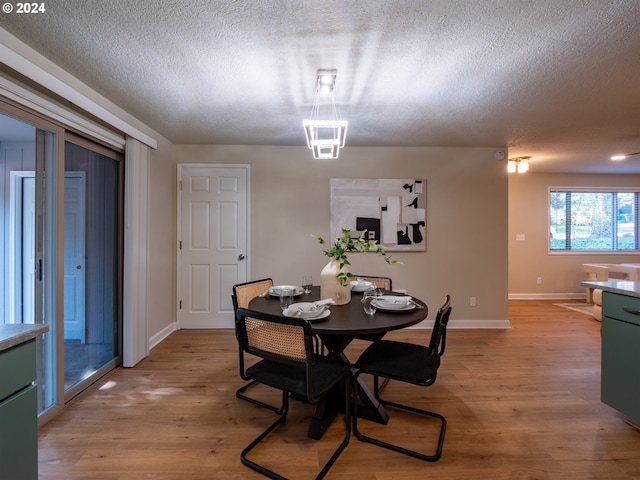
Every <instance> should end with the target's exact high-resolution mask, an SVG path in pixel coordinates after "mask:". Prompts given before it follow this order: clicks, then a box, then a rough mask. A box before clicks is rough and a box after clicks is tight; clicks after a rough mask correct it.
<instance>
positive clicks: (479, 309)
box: [149, 143, 508, 336]
mask: <svg viewBox="0 0 640 480" xmlns="http://www.w3.org/2000/svg"><path fill="white" fill-rule="evenodd" d="M495 150H496V149H495V148H386V147H384V148H383V147H380V148H366V147H348V148H345V150H344V151H343V152H342V153H341V154H340V158H339V159H338V160H323V161H320V160H314V159H313V158H312V156H311V153H310V151H309V150H308V149H307V148H306V147H272V146H214V145H171V144H164V143H163V144H162V145H160V147H159V148H158V150H155V151H153V152H152V158H151V182H152V185H151V212H152V213H151V245H150V261H151V270H150V298H151V299H152V301H151V304H150V306H149V311H150V324H149V335H150V336H153V335H154V334H157V333H158V332H160V331H161V330H162V329H163V328H166V327H167V326H168V325H170V324H171V322H173V321H175V312H176V300H175V298H176V201H177V200H176V170H177V167H176V166H177V164H178V163H179V162H180V163H238V164H250V165H251V175H250V176H251V178H250V182H251V192H250V195H251V212H250V213H251V217H250V221H251V251H250V253H249V255H250V262H251V274H250V275H251V277H252V278H254V279H257V278H262V277H272V278H273V279H274V281H275V282H277V283H299V282H300V280H301V277H302V275H305V274H311V275H314V276H315V277H316V279H319V274H320V270H321V269H322V267H323V266H324V265H325V264H326V262H327V259H326V257H324V255H323V254H322V252H321V248H320V246H319V245H318V243H317V240H316V239H315V238H313V237H312V235H319V236H324V237H327V236H328V234H329V220H330V211H329V179H330V178H425V179H426V185H427V234H426V242H427V250H426V252H413V253H408V252H405V253H396V254H394V258H397V259H398V260H400V261H401V262H403V264H402V265H391V266H390V265H387V264H385V263H384V261H383V260H382V259H380V258H378V257H376V256H372V255H362V256H358V257H354V258H352V263H353V271H354V272H363V273H367V274H385V275H386V274H388V275H390V276H392V277H393V281H394V287H396V288H405V289H407V290H409V292H410V293H413V294H415V295H416V296H418V297H420V298H423V299H424V300H426V301H427V303H428V304H429V306H430V309H431V311H430V314H429V318H430V319H432V318H433V316H434V315H435V311H436V309H437V307H438V306H439V304H440V303H441V301H442V298H443V296H444V295H445V294H446V293H450V294H451V295H452V301H453V306H454V310H453V315H452V319H453V320H458V321H480V320H484V321H485V322H484V324H487V323H488V322H490V321H496V320H497V321H502V322H505V321H506V319H507V191H508V190H507V176H506V173H505V165H504V163H501V162H496V161H495V160H494V159H493V152H494V151H495ZM229 293H231V292H229ZM471 296H474V297H476V298H477V306H476V307H469V297H471ZM487 321H488V322H487Z"/></svg>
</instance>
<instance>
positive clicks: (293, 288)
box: [269, 285, 304, 297]
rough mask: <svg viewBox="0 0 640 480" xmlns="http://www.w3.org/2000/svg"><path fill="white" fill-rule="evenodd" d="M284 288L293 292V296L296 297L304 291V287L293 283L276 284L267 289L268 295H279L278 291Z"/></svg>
mask: <svg viewBox="0 0 640 480" xmlns="http://www.w3.org/2000/svg"><path fill="white" fill-rule="evenodd" d="M284 288H288V289H289V290H291V291H292V292H293V296H294V297H297V296H298V295H302V294H303V293H304V289H303V288H302V287H296V286H295V285H276V286H274V287H271V288H270V289H269V295H271V296H272V297H279V296H280V291H281V290H282V289H284Z"/></svg>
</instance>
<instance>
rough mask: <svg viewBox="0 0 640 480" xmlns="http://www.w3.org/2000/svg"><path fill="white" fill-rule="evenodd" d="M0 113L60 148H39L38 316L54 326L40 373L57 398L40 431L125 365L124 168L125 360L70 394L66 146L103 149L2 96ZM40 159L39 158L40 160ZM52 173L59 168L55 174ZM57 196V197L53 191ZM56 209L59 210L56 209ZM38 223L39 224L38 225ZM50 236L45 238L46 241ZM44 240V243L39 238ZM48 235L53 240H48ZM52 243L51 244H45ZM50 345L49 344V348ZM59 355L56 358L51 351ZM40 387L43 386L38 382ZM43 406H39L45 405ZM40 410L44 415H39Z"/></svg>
mask: <svg viewBox="0 0 640 480" xmlns="http://www.w3.org/2000/svg"><path fill="white" fill-rule="evenodd" d="M0 113H3V114H6V115H8V116H10V117H13V118H15V119H16V120H18V121H22V122H25V123H27V124H29V125H32V126H34V127H35V128H36V129H41V130H44V131H46V132H50V133H52V134H54V137H55V142H53V144H46V143H43V144H41V145H40V146H38V145H36V149H38V148H40V149H41V150H42V152H44V150H45V149H48V150H49V153H51V154H52V155H53V160H52V162H51V163H53V165H50V164H47V165H46V168H47V169H48V171H47V175H46V177H45V179H44V180H45V183H46V189H45V190H46V191H45V192H44V195H45V197H46V199H45V210H46V211H45V212H43V213H44V214H45V215H44V220H43V221H42V224H41V225H40V226H37V227H36V230H37V232H38V233H37V234H36V241H44V244H43V245H42V247H43V250H42V251H43V255H44V256H45V258H44V259H43V267H44V272H45V273H44V275H45V277H44V280H45V281H44V288H43V289H41V291H42V295H43V301H44V305H42V303H41V304H40V305H42V308H41V306H38V302H36V306H38V307H37V308H39V309H40V312H44V313H38V314H36V315H37V316H36V321H38V320H37V318H38V316H39V317H40V320H41V321H42V317H43V316H44V321H45V323H47V324H48V325H49V332H48V333H46V334H45V335H44V337H45V343H46V345H45V347H44V352H45V355H46V356H51V359H50V360H47V358H42V356H41V353H40V352H41V351H42V350H43V349H38V354H39V358H38V371H43V372H47V373H46V375H47V376H48V377H50V378H49V379H48V381H47V382H45V388H47V387H48V386H49V383H50V384H52V388H51V389H50V390H52V391H51V393H47V395H46V397H47V398H49V397H52V400H51V404H50V405H45V406H44V407H43V409H42V410H41V411H40V413H39V416H38V425H42V424H44V423H46V422H47V421H48V420H50V419H51V418H52V417H54V416H55V415H56V414H58V413H59V412H60V411H61V410H62V409H63V408H64V406H65V404H66V403H67V402H68V401H69V400H71V399H72V398H73V397H75V396H76V395H78V394H79V393H80V392H82V391H83V390H85V389H86V388H87V387H89V386H90V385H91V384H92V383H93V382H95V381H96V380H97V379H99V378H100V377H102V376H104V375H105V374H106V373H108V372H109V371H111V370H113V369H114V368H115V367H117V366H118V365H120V364H121V363H122V331H123V329H122V320H123V319H122V316H123V309H122V305H123V302H122V295H123V289H122V288H123V251H124V235H123V233H124V232H123V230H124V170H125V168H124V162H123V161H122V162H121V163H120V168H119V169H118V184H119V187H118V188H119V189H120V192H119V195H118V205H117V209H118V212H119V215H120V219H119V221H118V225H117V227H116V228H117V230H118V239H119V240H118V246H117V250H118V251H117V256H118V260H117V261H118V272H117V277H118V278H117V282H116V284H117V300H116V306H117V316H118V322H117V323H118V325H117V330H118V342H119V347H118V352H119V355H118V356H117V357H116V358H115V359H113V360H112V361H110V362H108V363H107V364H106V365H104V366H103V367H102V368H100V369H98V370H97V371H96V372H94V374H92V375H91V376H90V377H89V378H88V379H87V381H86V382H82V383H81V384H78V385H76V386H74V387H72V388H70V389H69V390H68V391H66V392H65V389H64V388H65V387H64V223H63V222H64V181H65V180H64V179H65V161H64V159H65V144H66V141H67V140H69V141H71V142H72V143H76V144H78V143H80V142H81V140H80V139H83V140H84V142H86V143H83V146H86V144H91V145H92V148H96V149H101V148H104V147H101V146H100V144H95V143H93V142H92V141H91V140H89V139H87V138H84V137H81V136H79V135H75V134H73V133H72V132H70V131H69V130H66V129H65V126H64V125H62V124H60V123H58V122H56V121H55V120H52V119H51V118H49V117H47V116H45V115H43V114H40V113H38V112H35V111H33V110H31V109H29V108H28V107H25V106H22V105H20V104H18V103H17V102H15V101H13V100H11V99H8V98H6V97H4V96H2V95H0ZM106 150H111V151H112V152H115V153H116V156H118V157H119V160H123V159H124V155H123V154H124V152H123V151H122V152H118V151H117V149H116V148H114V147H111V146H109V147H108V148H106ZM36 155H37V154H36ZM51 167H53V168H52V169H51ZM49 171H52V172H53V177H54V178H53V179H50V177H49V175H48V172H49ZM52 190H53V191H52ZM51 204H53V206H52V205H51ZM36 223H37V222H36ZM43 234H44V236H43ZM38 235H40V237H39V238H38ZM47 235H48V237H46V236H47ZM45 237H46V238H45ZM47 342H48V343H47ZM52 349H53V353H52V352H51V350H52ZM38 381H39V382H42V381H43V380H41V379H38ZM40 401H42V400H39V402H40ZM39 410H40V409H39Z"/></svg>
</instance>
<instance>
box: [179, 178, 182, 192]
mask: <svg viewBox="0 0 640 480" xmlns="http://www.w3.org/2000/svg"><path fill="white" fill-rule="evenodd" d="M178 190H182V180H178Z"/></svg>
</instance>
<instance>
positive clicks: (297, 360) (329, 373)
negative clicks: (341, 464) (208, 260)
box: [238, 308, 351, 479]
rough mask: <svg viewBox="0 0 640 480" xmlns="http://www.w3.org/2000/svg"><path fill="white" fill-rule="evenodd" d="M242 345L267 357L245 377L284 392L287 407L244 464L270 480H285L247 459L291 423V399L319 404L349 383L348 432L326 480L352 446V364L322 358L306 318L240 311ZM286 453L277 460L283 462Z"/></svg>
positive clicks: (346, 389)
mask: <svg viewBox="0 0 640 480" xmlns="http://www.w3.org/2000/svg"><path fill="white" fill-rule="evenodd" d="M238 342H239V344H240V348H241V349H242V350H243V351H245V352H247V353H249V354H252V355H255V356H258V357H261V358H262V360H260V361H259V362H258V363H256V364H254V365H252V366H250V367H248V368H247V369H246V372H245V375H246V376H247V377H249V378H252V379H254V380H255V381H257V382H260V383H264V384H265V385H269V386H270V387H273V388H276V389H279V390H281V391H282V407H281V408H280V409H279V411H280V413H279V415H278V418H277V420H276V421H275V422H274V423H273V424H271V425H270V426H269V427H268V428H267V429H266V430H265V431H264V432H262V433H261V434H260V435H259V436H258V437H257V438H256V439H255V440H254V441H252V442H251V443H250V444H249V445H248V446H247V447H246V448H245V449H244V450H243V451H242V453H241V455H240V459H241V461H242V463H243V464H244V465H246V466H248V467H249V468H251V469H253V470H255V471H257V472H260V473H261V474H263V475H266V476H267V477H270V478H277V479H282V478H284V477H282V476H281V475H279V474H277V473H275V472H274V471H273V470H270V469H268V468H267V467H265V466H263V465H259V464H258V463H256V462H254V461H252V460H249V459H248V458H247V455H248V454H249V453H250V452H251V451H252V450H253V449H254V448H255V447H256V446H257V445H258V444H260V443H261V442H262V441H263V440H264V439H265V438H267V437H268V436H269V435H270V434H271V433H272V432H273V431H274V430H275V429H276V428H277V427H278V426H279V425H281V424H282V423H284V422H285V421H286V419H287V413H288V411H289V396H290V395H291V396H296V397H299V398H305V399H306V400H307V401H308V402H309V403H311V404H315V403H317V402H318V401H319V400H320V399H321V398H322V397H324V396H325V395H326V394H327V393H328V392H329V391H330V390H331V389H333V388H334V387H336V386H338V385H339V384H342V385H343V388H344V392H345V434H344V438H343V440H342V442H341V443H340V445H338V447H337V449H336V450H335V451H334V453H333V454H332V456H331V457H330V458H329V460H328V461H327V462H326V463H325V465H324V466H323V467H322V469H321V471H320V473H319V474H318V476H317V477H316V478H318V479H319V478H323V477H324V476H325V475H326V474H327V472H328V471H329V469H330V468H331V466H332V465H333V464H334V463H335V461H336V460H337V459H338V457H339V456H340V454H341V453H342V451H343V450H344V449H345V447H346V446H347V445H348V443H349V438H350V436H351V374H350V370H351V366H350V365H349V363H348V362H346V361H344V360H342V359H340V358H336V357H330V356H323V355H318V354H317V353H316V351H315V348H314V341H313V332H312V330H311V325H310V324H309V323H308V322H307V321H306V320H303V319H300V318H290V317H285V316H280V315H271V314H267V313H263V312H256V311H252V310H248V309H243V308H240V309H238ZM281 454H282V452H278V455H277V457H278V458H280V461H282V459H281Z"/></svg>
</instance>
